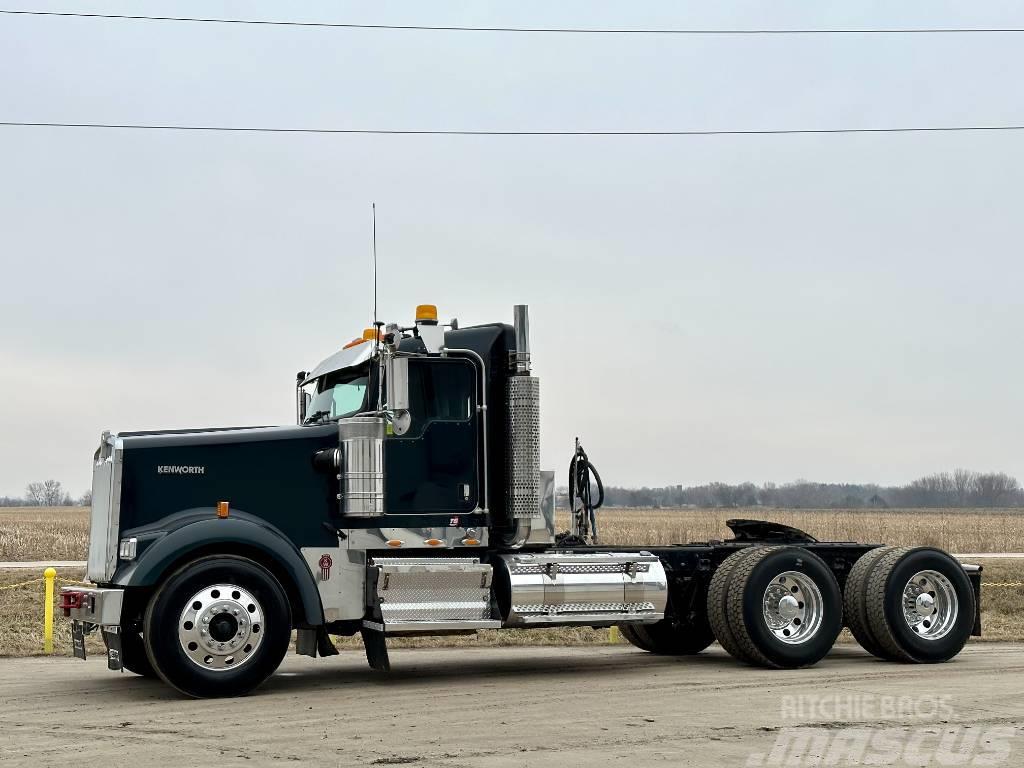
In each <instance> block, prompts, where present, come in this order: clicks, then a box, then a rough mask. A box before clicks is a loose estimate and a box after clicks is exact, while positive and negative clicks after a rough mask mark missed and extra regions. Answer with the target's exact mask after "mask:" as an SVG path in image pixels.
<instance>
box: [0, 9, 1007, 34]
mask: <svg viewBox="0 0 1024 768" xmlns="http://www.w3.org/2000/svg"><path fill="white" fill-rule="evenodd" d="M0 14H5V15H8V16H54V17H63V18H77V19H118V20H122V21H178V22H192V23H198V24H255V25H260V26H271V27H320V28H325V29H368V30H405V31H412V32H510V33H516V32H520V33H550V34H573V35H921V34H928V35H936V34H939V35H941V34H992V33H1005V34H1014V33H1020V32H1024V27H916V28H913V27H912V28H907V27H898V28H890V29H884V28H867V29H864V28H844V29H828V28H821V29H814V28H809V29H680V28H676V29H672V28H629V27H625V28H600V27H597V28H595V27H468V26H448V25H428V24H349V23H342V22H328V21H283V20H276V19H229V18H217V17H201V16H141V15H134V14H126V13H72V12H69V11H22V10H0Z"/></svg>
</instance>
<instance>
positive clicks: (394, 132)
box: [0, 120, 1024, 136]
mask: <svg viewBox="0 0 1024 768" xmlns="http://www.w3.org/2000/svg"><path fill="white" fill-rule="evenodd" d="M0 127H21V128H95V129H113V130H132V131H207V132H226V133H319V134H341V135H366V136H369V135H373V136H787V135H795V134H835V133H954V132H969V131H1020V130H1024V124H1021V125H949V126H898V127H890V128H776V129H763V130H762V129H749V130H679V131H674V130H649V131H641V130H636V131H631V130H624V131H614V130H613V131H598V130H595V131H587V130H582V131H573V130H568V131H528V130H527V131H519V130H429V129H427V130H412V129H400V128H399V129H379V128H275V127H272V126H232V125H172V124H149V123H57V122H29V121H21V120H0Z"/></svg>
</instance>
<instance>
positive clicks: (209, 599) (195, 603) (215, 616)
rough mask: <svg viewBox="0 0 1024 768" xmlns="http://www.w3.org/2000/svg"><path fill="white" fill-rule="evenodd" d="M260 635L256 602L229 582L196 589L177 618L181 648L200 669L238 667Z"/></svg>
mask: <svg viewBox="0 0 1024 768" xmlns="http://www.w3.org/2000/svg"><path fill="white" fill-rule="evenodd" d="M264 634H265V633H264V632H263V609H262V608H261V607H260V604H259V602H258V601H257V600H256V598H255V597H253V596H252V595H251V594H250V593H249V592H247V591H246V590H244V589H242V588H241V587H236V586H234V585H231V584H216V585H213V586H210V587H206V588H205V589H203V590H201V591H199V592H196V593H195V594H194V595H193V596H192V598H191V599H190V600H189V601H188V603H186V605H185V608H184V610H182V612H181V618H180V619H179V620H178V640H179V641H180V642H181V648H182V650H184V651H185V655H186V656H188V658H189V659H190V660H191V661H192V662H193V663H194V664H196V665H197V666H200V667H202V668H203V669H212V670H217V671H223V670H228V669H234V668H236V667H239V666H241V665H242V664H244V663H245V662H246V661H248V660H249V659H251V658H252V657H253V655H254V654H255V651H256V649H257V648H259V647H260V643H261V642H263V636H264Z"/></svg>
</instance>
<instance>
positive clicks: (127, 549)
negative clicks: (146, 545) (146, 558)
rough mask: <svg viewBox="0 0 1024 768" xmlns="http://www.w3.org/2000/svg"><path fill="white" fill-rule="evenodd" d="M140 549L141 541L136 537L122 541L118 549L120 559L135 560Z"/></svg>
mask: <svg viewBox="0 0 1024 768" xmlns="http://www.w3.org/2000/svg"><path fill="white" fill-rule="evenodd" d="M138 548H139V540H138V539H136V538H135V537H132V538H130V539H121V543H120V545H119V546H118V548H117V554H118V557H120V558H121V559H122V560H134V559H135V552H136V550H137V549H138Z"/></svg>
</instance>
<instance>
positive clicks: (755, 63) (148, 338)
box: [0, 0, 1024, 495]
mask: <svg viewBox="0 0 1024 768" xmlns="http://www.w3.org/2000/svg"><path fill="white" fill-rule="evenodd" d="M15 5H19V4H15ZM300 6H301V7H300ZM11 7H14V6H11ZM19 7H32V8H35V9H53V10H84V11H104V12H128V13H152V14H166V13H172V14H179V15H181V14H189V13H192V14H200V15H204V16H218V15H219V16H244V17H250V18H260V17H262V18H287V19H293V20H314V21H338V22H362V23H398V24H465V25H525V26H538V25H570V26H597V27H599V26H617V27H622V26H637V27H651V26H672V27H698V28H699V27H738V28H750V27H777V28H785V27H849V26H858V27H863V26H881V27H905V26H914V27H917V26H1001V25H1002V26H1017V27H1021V26H1024V11H1022V10H1021V9H1020V8H1019V6H1018V4H1017V3H1011V2H1005V3H996V2H991V3H985V2H979V3H963V2H961V3H952V2H940V1H937V0H927V2H903V3H899V4H894V3H891V2H864V3H850V2H820V3H814V4H810V3H806V2H771V3H752V2H751V3H736V2H734V3H725V2H720V3H703V4H699V5H695V4H688V6H687V7H686V8H684V7H682V5H681V4H679V3H674V2H648V3H644V4H642V5H641V4H637V3H622V2H614V3H613V2H594V1H593V0H585V1H583V0H579V1H577V2H560V3H558V4H557V7H555V4H552V3H550V2H536V1H528V0H523V1H520V2H517V3H515V4H507V3H502V4H499V3H481V2H449V3H442V2H438V3H431V4H429V5H427V4H424V3H419V2H404V3H402V2H384V3H382V2H378V3H372V4H371V3H354V2H312V1H310V2H304V3H301V4H297V3H287V4H285V3H280V2H277V3H272V2H250V1H247V2H211V1H210V0H204V2H175V3H170V2H112V1H111V0H95V1H94V2H90V3H84V4H83V3H68V2H61V3H46V2H41V1H40V0H33V2H31V3H22V4H20V5H19ZM1022 43H1024V35H1008V34H1007V35H916V36H909V35H879V36H864V35H849V36H800V37H793V36H770V37H754V36H739V37H710V36H709V37H685V36H659V37H654V36H632V37H630V36H612V35H593V36H583V35H575V36H569V35H507V34H506V35H502V34H483V33H441V32H394V31H392V32H384V31H346V30H337V29H335V30H330V29H296V28H288V27H265V26H225V25H215V24H183V23H156V22H133V21H104V20H84V19H58V18H19V17H0V68H2V72H3V76H2V77H0V120H32V121H71V122H78V121H105V122H144V123H197V124H227V125H266V126H283V127H296V126H308V127H335V128H404V129H446V128H476V129H598V130H600V129H623V130H628V129H757V128H765V129H775V128H831V127H884V126H908V125H913V126H931V125H935V126H943V125H975V124H1010V123H1017V124H1021V123H1024V89H1022V88H1021V82H1022V80H1024V46H1022ZM1022 180H1024V131H1022V132H1005V133H947V134H884V135H829V136H821V135H819V136H807V135H796V136H746V137H736V136H721V137H676V138H525V137H524V138H493V137H492V138H488V137H478V138H459V137H345V136H309V135H251V134H247V135H242V134H208V133H191V134H189V133H164V132H141V131H98V130H70V129H43V128H12V127H0V284H2V294H0V295H2V299H0V494H4V493H6V494H12V495H13V494H21V493H22V492H23V489H24V486H25V484H26V483H27V482H29V481H32V480H39V479H45V478H48V477H53V478H56V479H59V480H61V481H62V482H63V483H64V484H65V486H67V487H68V489H69V490H71V491H72V492H74V493H75V494H78V493H81V492H82V491H84V490H85V489H86V488H87V487H88V485H89V483H90V459H91V454H92V452H93V450H94V449H95V447H96V445H97V442H98V438H99V434H100V432H101V430H103V429H112V430H128V429H140V428H170V427H200V426H211V425H218V426H219V425H234V424H254V423H255V424H273V423H289V422H290V421H292V420H293V418H294V405H293V402H294V398H293V383H294V374H295V372H296V371H297V370H299V369H304V368H309V367H311V366H313V365H315V364H316V363H317V362H318V361H319V360H320V359H321V358H323V357H325V356H327V355H328V354H330V353H331V352H333V351H334V350H336V349H337V348H338V347H339V346H340V345H341V344H343V343H345V342H347V341H348V340H349V339H351V338H352V337H353V336H354V335H357V334H358V333H359V331H360V329H361V328H362V327H363V326H364V325H365V323H366V321H367V319H368V316H369V307H370V303H371V298H370V278H371V271H370V259H369V238H370V229H369V223H370V220H369V206H370V201H376V203H377V208H378V244H379V253H380V260H381V272H380V278H381V279H380V287H381V290H380V307H381V315H382V316H384V317H385V318H386V319H388V320H398V321H409V320H411V318H412V314H413V310H414V307H415V305H416V304H418V303H423V302H431V303H436V304H437V305H438V306H439V308H440V311H441V314H442V315H443V316H445V317H451V316H457V317H458V318H459V320H460V322H461V323H462V324H464V325H465V324H471V323H478V322H491V321H497V320H503V321H507V322H511V316H512V312H511V310H512V305H513V304H514V303H519V302H522V303H529V304H530V308H531V315H532V331H533V345H534V359H535V362H536V365H535V371H536V372H537V373H538V375H540V376H541V378H542V385H543V387H542V388H543V460H544V464H545V465H546V466H547V467H550V468H556V469H557V470H558V472H559V476H561V474H562V473H563V470H564V466H563V465H565V464H566V463H567V461H568V459H569V457H570V454H571V450H572V439H573V437H574V436H575V435H579V436H580V437H581V438H582V439H583V440H584V442H585V445H586V447H587V449H588V452H589V453H590V456H591V458H592V459H593V460H594V462H595V463H596V464H597V466H598V467H599V468H600V470H601V473H602V475H603V477H604V478H605V480H606V482H609V483H612V484H616V485H640V484H659V485H660V484H667V483H691V482H700V481H708V480H725V481H740V480H748V479H749V480H753V481H755V482H761V481H764V480H775V481H785V480H792V479H795V478H798V477H806V478H811V479H817V480H823V481H877V482H883V483H893V482H903V481H906V480H909V479H912V478H913V477H915V476H917V475H920V474H923V473H927V472H931V471H935V470H942V469H950V468H953V467H957V466H965V467H970V468H974V469H978V470H988V469H998V470H1004V471H1007V472H1011V473H1014V474H1016V475H1017V476H1018V477H1022V478H1024V451H1022V446H1021V436H1022V434H1024V416H1022V411H1021V391H1022V386H1021V385H1022V373H1024V350H1022V347H1021V343H1020V342H1021V336H1022V330H1024V312H1022V306H1021V305H1022V301H1021V298H1022V283H1024V280H1022V278H1024V259H1022V249H1021V229H1022V224H1024V219H1022V215H1021V186H1022Z"/></svg>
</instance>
